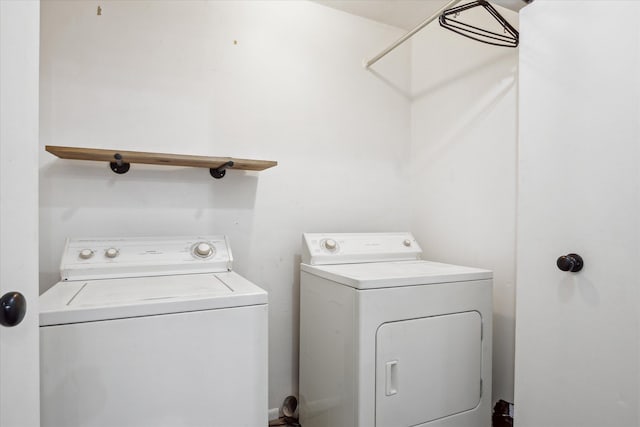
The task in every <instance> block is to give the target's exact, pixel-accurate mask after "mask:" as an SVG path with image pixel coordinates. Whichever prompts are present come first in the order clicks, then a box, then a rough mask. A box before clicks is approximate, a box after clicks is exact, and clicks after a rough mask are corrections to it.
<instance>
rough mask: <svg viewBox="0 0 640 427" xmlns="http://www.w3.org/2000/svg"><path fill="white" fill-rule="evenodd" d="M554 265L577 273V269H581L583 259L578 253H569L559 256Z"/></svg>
mask: <svg viewBox="0 0 640 427" xmlns="http://www.w3.org/2000/svg"><path fill="white" fill-rule="evenodd" d="M556 265H557V266H558V268H559V269H560V270H562V271H570V272H572V273H577V272H578V271H580V270H582V267H583V266H584V261H583V260H582V257H581V256H580V255H578V254H569V255H562V256H561V257H560V258H558V260H557V261H556Z"/></svg>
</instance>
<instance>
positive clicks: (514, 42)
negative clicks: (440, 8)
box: [439, 0, 520, 47]
mask: <svg viewBox="0 0 640 427" xmlns="http://www.w3.org/2000/svg"><path fill="white" fill-rule="evenodd" d="M477 7H482V8H484V9H485V10H486V11H487V12H488V13H489V14H490V15H491V16H492V17H493V18H494V19H495V20H496V21H497V22H498V23H499V24H500V26H501V27H502V29H503V32H502V33H497V32H495V31H491V30H488V29H485V28H481V27H478V26H475V25H472V24H469V23H466V22H463V21H462V20H460V19H458V17H459V16H460V15H461V13H462V12H465V11H468V10H470V9H474V8H477ZM439 20H440V26H441V27H442V28H446V29H447V30H450V31H453V32H454V33H457V34H460V35H462V36H465V37H468V38H470V39H472V40H476V41H479V42H481V43H486V44H490V45H494V46H503V47H518V43H519V40H520V34H519V33H518V31H517V30H516V29H515V28H513V26H512V25H511V24H509V22H507V20H506V19H504V17H503V16H502V15H500V13H499V12H498V11H497V10H496V9H495V8H494V7H493V6H491V4H490V3H489V2H488V1H486V0H476V1H473V2H471V3H467V4H463V5H460V6H456V7H453V8H451V9H447V10H445V11H444V12H442V14H441V15H440V19H439Z"/></svg>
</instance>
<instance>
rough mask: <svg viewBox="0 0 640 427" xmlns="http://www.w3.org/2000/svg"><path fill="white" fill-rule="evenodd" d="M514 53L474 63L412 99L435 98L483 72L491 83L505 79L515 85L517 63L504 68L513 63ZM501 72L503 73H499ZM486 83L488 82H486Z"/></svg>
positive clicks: (413, 96)
mask: <svg viewBox="0 0 640 427" xmlns="http://www.w3.org/2000/svg"><path fill="white" fill-rule="evenodd" d="M513 58H514V57H513V51H507V52H505V53H502V54H500V55H496V56H492V57H491V58H488V59H486V60H485V61H482V62H480V63H474V64H472V65H471V66H469V67H468V68H465V69H464V70H461V71H459V72H457V73H455V74H452V75H449V76H447V78H445V79H443V80H440V81H438V82H436V83H434V84H431V85H429V86H428V87H426V88H424V89H422V90H419V91H418V92H416V93H413V94H412V95H411V99H412V100H413V101H419V100H420V99H422V98H424V97H427V96H433V95H435V94H436V93H437V92H438V91H441V90H443V89H446V88H447V87H450V86H451V85H455V84H456V83H457V82H459V81H461V80H466V79H469V78H472V77H473V76H474V75H478V74H481V73H483V72H488V73H490V75H491V81H492V82H495V81H501V80H503V79H505V78H506V79H509V80H510V81H511V85H510V86H513V84H515V82H516V79H517V70H516V67H517V65H516V63H514V66H513V67H504V66H501V65H504V64H506V63H510V62H513ZM497 72H501V73H497ZM485 81H486V80H485Z"/></svg>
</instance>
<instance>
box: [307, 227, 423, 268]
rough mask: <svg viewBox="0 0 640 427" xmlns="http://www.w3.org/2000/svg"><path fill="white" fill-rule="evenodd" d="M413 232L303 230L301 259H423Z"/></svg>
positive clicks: (333, 261)
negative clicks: (318, 231) (319, 231)
mask: <svg viewBox="0 0 640 427" xmlns="http://www.w3.org/2000/svg"><path fill="white" fill-rule="evenodd" d="M421 254H422V249H420V246H419V245H418V242H416V239H415V238H414V237H413V235H412V234H411V233H405V232H403V233H304V234H303V235H302V262H303V263H304V264H310V265H324V264H351V263H361V262H384V261H406V260H415V259H420V255H421Z"/></svg>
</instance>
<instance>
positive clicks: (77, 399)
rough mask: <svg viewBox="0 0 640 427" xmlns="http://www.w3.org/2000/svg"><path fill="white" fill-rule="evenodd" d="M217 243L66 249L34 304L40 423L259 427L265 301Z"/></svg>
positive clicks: (122, 243)
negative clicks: (57, 276)
mask: <svg viewBox="0 0 640 427" xmlns="http://www.w3.org/2000/svg"><path fill="white" fill-rule="evenodd" d="M231 266H232V256H231V249H230V247H229V242H228V241H227V239H226V238H225V237H224V236H198V237H170V238H146V239H128V238H124V239H95V240H91V239H80V240H68V241H67V244H66V247H65V251H64V254H63V257H62V263H61V268H60V269H61V276H62V281H61V282H59V283H57V284H56V285H54V286H53V287H52V288H51V289H49V290H48V291H47V292H45V293H44V294H43V295H42V296H41V297H40V310H41V312H40V351H41V358H40V368H41V373H40V379H41V384H40V390H41V425H42V426H45V427H46V426H51V427H80V426H81V427H91V426H104V427H114V426H118V427H125V426H130V427H143V426H149V427H159V426H167V427H169V426H170V427H178V426H198V427H201V426H212V427H232V426H238V427H239V426H243V427H257V426H266V425H267V413H268V409H267V406H268V404H267V293H266V292H265V291H264V290H263V289H261V288H259V287H258V286H256V285H254V284H253V283H251V282H249V281H248V280H246V279H244V278H243V277H241V276H240V275H238V274H237V273H235V272H233V271H231Z"/></svg>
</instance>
